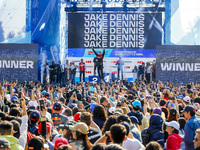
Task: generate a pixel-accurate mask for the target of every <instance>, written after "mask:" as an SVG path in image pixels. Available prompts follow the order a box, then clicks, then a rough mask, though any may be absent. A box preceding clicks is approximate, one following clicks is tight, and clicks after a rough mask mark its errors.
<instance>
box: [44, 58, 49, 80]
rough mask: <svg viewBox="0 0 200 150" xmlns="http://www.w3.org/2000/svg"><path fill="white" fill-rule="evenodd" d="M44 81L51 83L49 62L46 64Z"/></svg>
mask: <svg viewBox="0 0 200 150" xmlns="http://www.w3.org/2000/svg"><path fill="white" fill-rule="evenodd" d="M43 83H49V64H48V63H47V62H46V64H45V65H44V75H43Z"/></svg>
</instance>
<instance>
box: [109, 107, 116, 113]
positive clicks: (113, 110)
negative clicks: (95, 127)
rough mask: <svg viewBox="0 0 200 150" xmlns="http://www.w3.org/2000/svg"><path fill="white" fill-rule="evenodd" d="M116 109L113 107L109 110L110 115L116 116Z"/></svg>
mask: <svg viewBox="0 0 200 150" xmlns="http://www.w3.org/2000/svg"><path fill="white" fill-rule="evenodd" d="M115 110H116V108H115V107H111V108H109V109H108V111H109V113H111V114H114V112H115Z"/></svg>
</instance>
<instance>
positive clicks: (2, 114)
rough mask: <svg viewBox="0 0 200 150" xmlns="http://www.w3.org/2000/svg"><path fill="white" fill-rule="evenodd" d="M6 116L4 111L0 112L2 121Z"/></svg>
mask: <svg viewBox="0 0 200 150" xmlns="http://www.w3.org/2000/svg"><path fill="white" fill-rule="evenodd" d="M6 116H7V114H6V113H5V112H0V118H1V120H0V121H4V120H5V118H6Z"/></svg>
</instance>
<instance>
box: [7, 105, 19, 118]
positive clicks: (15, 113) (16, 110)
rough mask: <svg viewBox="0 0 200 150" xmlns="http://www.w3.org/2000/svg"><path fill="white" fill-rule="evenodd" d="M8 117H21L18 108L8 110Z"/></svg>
mask: <svg viewBox="0 0 200 150" xmlns="http://www.w3.org/2000/svg"><path fill="white" fill-rule="evenodd" d="M9 115H10V116H14V117H19V116H20V115H21V111H20V110H19V108H17V107H14V108H12V109H11V110H10V113H9Z"/></svg>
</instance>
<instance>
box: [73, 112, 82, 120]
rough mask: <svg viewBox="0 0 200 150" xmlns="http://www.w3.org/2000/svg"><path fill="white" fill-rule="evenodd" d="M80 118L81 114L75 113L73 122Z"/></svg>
mask: <svg viewBox="0 0 200 150" xmlns="http://www.w3.org/2000/svg"><path fill="white" fill-rule="evenodd" d="M80 118H81V112H77V113H75V115H74V121H79V120H80Z"/></svg>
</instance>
